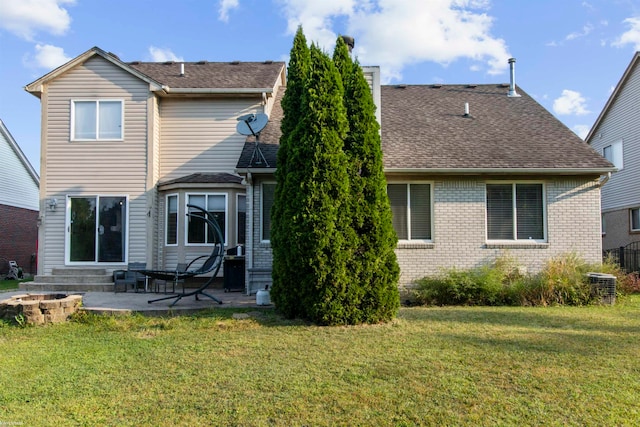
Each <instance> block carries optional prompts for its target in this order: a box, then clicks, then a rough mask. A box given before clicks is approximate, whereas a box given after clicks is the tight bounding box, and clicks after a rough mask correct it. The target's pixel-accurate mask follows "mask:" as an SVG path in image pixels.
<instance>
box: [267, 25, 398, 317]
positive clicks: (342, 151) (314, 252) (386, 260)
mask: <svg viewBox="0 0 640 427" xmlns="http://www.w3.org/2000/svg"><path fill="white" fill-rule="evenodd" d="M282 107H283V112H284V117H283V120H282V123H281V130H282V136H281V139H280V148H279V151H278V165H277V170H276V179H277V184H276V194H275V200H274V207H273V210H272V229H271V244H272V249H273V287H272V298H273V301H274V303H275V304H276V307H277V309H278V310H279V311H280V312H282V313H283V314H284V315H285V316H287V317H301V318H305V319H308V320H312V321H314V322H316V323H319V324H329V325H331V324H357V323H362V322H370V323H373V322H379V321H384V320H388V319H390V318H392V317H393V316H395V314H396V312H397V309H398V306H399V298H398V289H397V280H398V272H399V269H398V265H397V262H396V258H395V253H394V249H395V244H396V236H395V232H394V231H393V227H392V223H391V210H390V207H389V201H388V198H387V194H386V181H385V179H384V174H383V169H382V151H381V147H380V136H379V133H378V130H379V127H378V124H377V121H376V119H375V106H374V104H373V99H372V97H371V92H370V88H369V86H368V84H367V82H366V80H365V78H364V75H363V73H362V69H361V68H360V66H359V65H358V64H357V63H354V62H353V61H352V60H351V57H350V56H349V53H348V50H347V48H346V45H345V44H344V42H343V40H342V39H341V38H340V39H339V40H338V43H337V45H336V51H335V52H334V60H333V61H332V60H331V59H330V58H329V57H328V56H327V55H326V54H325V53H323V52H322V51H321V50H320V49H319V48H318V47H316V46H312V47H311V49H309V48H308V47H307V44H306V40H305V38H304V34H303V32H302V29H301V28H299V29H298V32H297V33H296V37H295V39H294V46H293V48H292V50H291V60H290V62H289V68H288V85H287V91H286V94H285V96H284V97H283V100H282ZM347 117H348V119H347ZM350 127H351V129H350Z"/></svg>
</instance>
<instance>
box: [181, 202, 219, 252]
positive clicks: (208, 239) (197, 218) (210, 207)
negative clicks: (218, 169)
mask: <svg viewBox="0 0 640 427" xmlns="http://www.w3.org/2000/svg"><path fill="white" fill-rule="evenodd" d="M187 204H189V205H195V206H198V207H201V208H203V209H206V211H207V212H209V213H210V214H211V215H212V216H213V218H214V219H215V220H216V222H217V223H218V225H219V226H220V229H221V230H222V235H223V236H224V240H225V242H226V241H227V227H226V218H227V195H226V194H187ZM188 209H189V212H191V213H192V215H191V216H190V217H189V220H188V221H187V244H213V243H215V242H214V235H213V232H212V230H210V228H209V227H208V225H207V223H206V222H205V221H204V220H203V219H202V218H203V217H204V213H203V212H200V211H199V210H196V209H193V208H188Z"/></svg>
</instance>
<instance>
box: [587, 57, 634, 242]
mask: <svg viewBox="0 0 640 427" xmlns="http://www.w3.org/2000/svg"><path fill="white" fill-rule="evenodd" d="M639 102H640V52H637V53H636V54H635V55H634V56H633V59H632V60H631V62H630V63H629V66H628V67H627V69H626V70H625V72H624V74H623V75H622V78H621V79H620V81H619V82H618V84H617V86H616V88H615V89H614V91H613V93H612V94H611V96H610V97H609V100H608V101H607V103H606V105H605V106H604V108H603V110H602V112H601V113H600V115H599V116H598V119H597V120H596V122H595V123H594V125H593V127H592V128H591V131H590V132H589V134H588V135H587V138H586V141H587V143H588V144H590V145H591V146H592V147H593V148H594V149H595V150H596V151H598V152H599V153H602V155H604V156H605V157H606V158H607V159H609V160H610V161H611V162H612V163H613V164H614V166H615V167H616V168H617V172H615V173H613V174H612V175H611V179H609V181H607V183H606V184H605V185H604V186H603V187H602V191H601V193H602V223H603V227H602V246H603V248H604V249H615V248H618V247H622V246H626V245H628V244H630V243H632V242H640V116H638V105H639Z"/></svg>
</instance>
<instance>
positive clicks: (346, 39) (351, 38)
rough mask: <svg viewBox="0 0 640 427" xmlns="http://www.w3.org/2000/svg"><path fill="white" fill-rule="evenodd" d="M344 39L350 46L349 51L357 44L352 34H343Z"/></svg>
mask: <svg viewBox="0 0 640 427" xmlns="http://www.w3.org/2000/svg"><path fill="white" fill-rule="evenodd" d="M342 40H344V43H345V44H346V45H347V47H348V48H349V53H351V51H352V50H353V48H354V47H355V45H356V40H355V39H354V38H353V37H351V36H342Z"/></svg>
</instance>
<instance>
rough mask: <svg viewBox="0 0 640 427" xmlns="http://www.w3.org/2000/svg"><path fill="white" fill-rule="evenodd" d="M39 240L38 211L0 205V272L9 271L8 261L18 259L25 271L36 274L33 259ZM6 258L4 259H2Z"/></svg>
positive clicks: (19, 264)
mask: <svg viewBox="0 0 640 427" xmlns="http://www.w3.org/2000/svg"><path fill="white" fill-rule="evenodd" d="M37 241H38V211H32V210H29V209H22V208H16V207H13V206H7V205H0V274H2V275H4V274H6V272H7V268H8V264H7V262H6V261H5V260H7V261H16V262H17V263H18V266H19V267H22V270H23V271H24V272H25V273H29V274H35V272H36V264H35V261H34V262H32V261H31V256H32V254H35V253H36V248H37ZM2 258H4V259H2Z"/></svg>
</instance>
